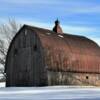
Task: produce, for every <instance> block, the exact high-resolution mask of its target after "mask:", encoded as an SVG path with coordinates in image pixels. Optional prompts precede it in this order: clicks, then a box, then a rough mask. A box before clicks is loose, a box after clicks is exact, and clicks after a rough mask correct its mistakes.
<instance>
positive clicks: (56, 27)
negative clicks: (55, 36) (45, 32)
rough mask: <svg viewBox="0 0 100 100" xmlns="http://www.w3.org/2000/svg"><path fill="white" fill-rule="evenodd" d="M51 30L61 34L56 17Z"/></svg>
mask: <svg viewBox="0 0 100 100" xmlns="http://www.w3.org/2000/svg"><path fill="white" fill-rule="evenodd" d="M53 31H54V32H56V33H61V34H63V31H62V28H61V27H60V22H59V20H58V19H57V20H56V21H55V26H54V28H53Z"/></svg>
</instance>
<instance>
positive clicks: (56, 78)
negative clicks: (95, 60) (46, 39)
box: [48, 71, 100, 86]
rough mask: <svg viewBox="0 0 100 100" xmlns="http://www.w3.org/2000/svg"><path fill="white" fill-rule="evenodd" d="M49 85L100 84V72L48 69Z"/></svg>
mask: <svg viewBox="0 0 100 100" xmlns="http://www.w3.org/2000/svg"><path fill="white" fill-rule="evenodd" d="M48 85H81V86H84V85H85V86H86V85H91V86H100V74H95V73H74V72H54V71H48Z"/></svg>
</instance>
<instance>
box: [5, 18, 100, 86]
mask: <svg viewBox="0 0 100 100" xmlns="http://www.w3.org/2000/svg"><path fill="white" fill-rule="evenodd" d="M5 73H6V86H46V85H100V47H99V46H98V45H97V44H96V43H95V42H94V41H92V40H90V39H88V38H87V37H84V36H78V35H71V34H67V33H63V31H62V29H61V27H60V25H59V21H58V20H57V21H56V22H55V27H54V28H53V31H51V30H48V29H43V28H38V27H32V26H28V25H24V26H23V27H22V28H21V29H20V30H19V32H18V33H17V34H16V36H15V37H14V38H13V40H12V42H11V44H10V47H9V50H8V53H7V58H6V64H5Z"/></svg>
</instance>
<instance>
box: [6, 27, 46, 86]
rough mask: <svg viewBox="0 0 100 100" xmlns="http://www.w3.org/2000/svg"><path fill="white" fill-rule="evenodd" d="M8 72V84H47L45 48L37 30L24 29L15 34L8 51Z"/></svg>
mask: <svg viewBox="0 0 100 100" xmlns="http://www.w3.org/2000/svg"><path fill="white" fill-rule="evenodd" d="M6 74H7V81H6V86H43V85H46V84H47V82H46V81H47V79H46V76H47V75H45V74H46V70H45V62H44V57H43V48H42V46H41V43H40V40H39V38H38V36H37V34H36V33H35V32H33V31H31V30H28V29H22V30H21V31H20V33H18V35H16V36H15V38H14V40H13V41H12V43H11V46H10V48H9V51H8V56H7V62H6Z"/></svg>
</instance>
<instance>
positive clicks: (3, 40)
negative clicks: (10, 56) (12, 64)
mask: <svg viewBox="0 0 100 100" xmlns="http://www.w3.org/2000/svg"><path fill="white" fill-rule="evenodd" d="M21 26H22V25H21V24H19V23H17V22H16V21H15V20H14V19H9V21H8V23H5V24H0V65H2V66H3V68H1V67H0V73H1V74H3V75H4V77H5V73H4V66H5V60H6V55H7V51H8V47H9V45H10V42H11V40H12V38H13V37H14V36H15V34H16V33H17V32H18V30H19V29H20V27H21Z"/></svg>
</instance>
